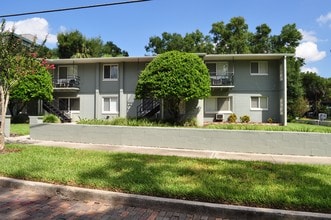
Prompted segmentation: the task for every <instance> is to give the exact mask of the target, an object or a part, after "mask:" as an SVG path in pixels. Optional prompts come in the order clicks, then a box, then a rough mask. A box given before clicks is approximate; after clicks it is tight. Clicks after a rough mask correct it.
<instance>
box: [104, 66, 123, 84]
mask: <svg viewBox="0 0 331 220" xmlns="http://www.w3.org/2000/svg"><path fill="white" fill-rule="evenodd" d="M105 66H117V78H116V79H112V78H105ZM119 72H120V71H119V65H118V64H113V63H110V64H103V66H102V81H118V77H119V74H120V73H119ZM110 77H111V74H110Z"/></svg>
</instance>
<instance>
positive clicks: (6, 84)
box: [0, 20, 51, 151]
mask: <svg viewBox="0 0 331 220" xmlns="http://www.w3.org/2000/svg"><path fill="white" fill-rule="evenodd" d="M5 24H6V23H5V20H3V21H2V24H1V28H0V102H1V117H2V119H1V121H5V120H4V119H5V115H6V110H7V107H8V103H9V98H10V95H11V92H12V91H13V89H14V88H15V86H17V85H19V83H21V81H22V80H23V78H24V77H25V76H27V75H31V74H36V73H38V72H41V71H47V69H48V68H50V67H51V66H49V65H48V64H47V63H46V62H40V60H38V59H37V58H36V54H35V52H36V51H37V48H36V47H35V42H31V44H30V45H26V44H24V43H23V40H22V39H21V37H20V36H19V35H16V34H15V33H14V30H12V31H6V30H5ZM3 149H4V123H1V131H0V151H1V150H3Z"/></svg>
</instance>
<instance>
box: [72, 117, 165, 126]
mask: <svg viewBox="0 0 331 220" xmlns="http://www.w3.org/2000/svg"><path fill="white" fill-rule="evenodd" d="M77 124H89V125H120V126H157V127H164V126H170V125H169V124H167V123H163V122H159V121H152V120H148V119H133V118H121V117H117V118H113V119H110V120H108V119H107V120H105V119H81V120H79V121H78V122H77Z"/></svg>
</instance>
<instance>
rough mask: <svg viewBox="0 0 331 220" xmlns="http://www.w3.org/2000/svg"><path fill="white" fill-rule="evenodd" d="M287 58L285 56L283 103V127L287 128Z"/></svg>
mask: <svg viewBox="0 0 331 220" xmlns="http://www.w3.org/2000/svg"><path fill="white" fill-rule="evenodd" d="M286 58H287V57H286V56H284V65H283V66H284V70H283V72H284V101H283V106H284V107H283V108H284V109H283V114H284V116H283V120H284V122H283V125H284V126H287V61H286Z"/></svg>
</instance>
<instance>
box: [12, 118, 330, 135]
mask: <svg viewBox="0 0 331 220" xmlns="http://www.w3.org/2000/svg"><path fill="white" fill-rule="evenodd" d="M123 121H124V122H125V124H121V123H122V122H123ZM80 123H81V124H92V125H93V124H97V125H98V124H100V125H114V124H115V125H118V124H119V125H127V126H169V125H167V124H160V123H152V122H148V121H146V120H142V121H137V120H132V121H129V120H125V119H123V120H122V119H121V118H119V119H117V120H114V121H110V122H108V121H107V120H85V121H84V120H82V121H81V122H80ZM204 128H206V129H208V128H209V129H226V130H262V131H289V132H291V131H292V132H320V133H331V127H327V126H319V125H309V124H301V123H288V125H287V126H278V125H265V124H263V125H262V124H228V123H224V124H211V125H207V126H205V127H204ZM10 133H11V134H12V135H29V134H30V127H29V124H11V125H10Z"/></svg>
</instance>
